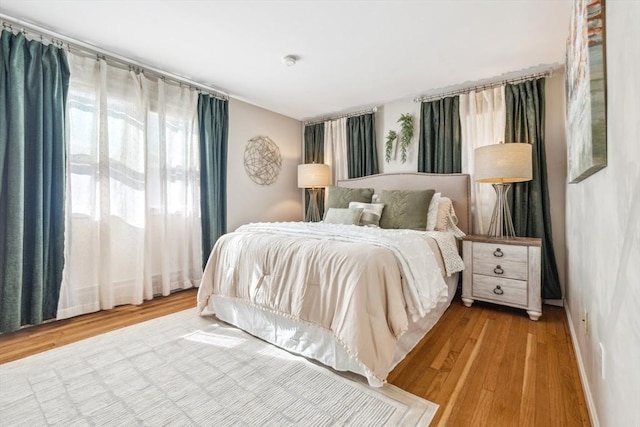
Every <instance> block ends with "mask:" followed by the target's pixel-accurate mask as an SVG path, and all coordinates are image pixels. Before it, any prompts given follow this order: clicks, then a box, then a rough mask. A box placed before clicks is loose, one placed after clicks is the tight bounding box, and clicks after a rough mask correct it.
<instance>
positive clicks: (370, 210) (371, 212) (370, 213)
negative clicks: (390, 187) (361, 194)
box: [349, 202, 384, 227]
mask: <svg viewBox="0 0 640 427" xmlns="http://www.w3.org/2000/svg"><path fill="white" fill-rule="evenodd" d="M358 208H359V209H362V216H360V222H359V224H358V225H366V226H368V227H379V226H380V217H381V216H382V209H384V204H382V203H360V202H350V203H349V209H358Z"/></svg>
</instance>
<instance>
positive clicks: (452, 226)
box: [435, 197, 465, 237]
mask: <svg viewBox="0 0 640 427" xmlns="http://www.w3.org/2000/svg"><path fill="white" fill-rule="evenodd" d="M437 218H438V219H437V221H436V228H435V231H449V232H452V233H453V235H454V236H456V237H463V236H464V235H465V234H464V232H463V231H462V230H460V229H459V228H458V217H457V216H456V211H455V210H454V209H453V202H452V201H451V199H450V198H448V197H441V198H440V203H438V217H437Z"/></svg>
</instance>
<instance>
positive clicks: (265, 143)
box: [244, 136, 282, 185]
mask: <svg viewBox="0 0 640 427" xmlns="http://www.w3.org/2000/svg"><path fill="white" fill-rule="evenodd" d="M281 167H282V157H281V156H280V149H279V148H278V146H277V145H276V143H275V142H273V141H272V140H271V138H269V137H268V136H256V137H254V138H251V139H250V140H249V143H248V144H247V147H246V148H245V149H244V170H246V171H247V175H249V178H251V180H252V181H253V182H255V183H256V184H260V185H270V184H273V183H274V182H276V180H277V179H278V174H279V173H280V168H281Z"/></svg>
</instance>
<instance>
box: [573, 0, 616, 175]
mask: <svg viewBox="0 0 640 427" xmlns="http://www.w3.org/2000/svg"><path fill="white" fill-rule="evenodd" d="M605 45H606V43H605V0H574V2H573V13H572V15H571V30H570V34H569V39H568V41H567V56H566V81H565V90H566V100H567V111H566V119H567V162H568V164H567V175H568V180H569V182H570V183H577V182H580V181H582V180H583V179H585V178H587V177H589V176H591V175H593V174H594V173H596V172H597V171H599V170H600V169H602V168H604V167H605V166H607V93H606V90H607V76H606V55H605V54H606V50H605Z"/></svg>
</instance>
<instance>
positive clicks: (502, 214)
mask: <svg viewBox="0 0 640 427" xmlns="http://www.w3.org/2000/svg"><path fill="white" fill-rule="evenodd" d="M492 185H493V189H494V190H496V204H495V206H494V207H493V215H492V216H491V224H490V225H489V234H488V235H489V236H490V237H502V238H507V239H512V238H514V237H516V232H515V230H514V228H513V221H512V220H511V210H510V209H509V203H508V202H507V193H508V192H509V189H510V188H511V184H492Z"/></svg>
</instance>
